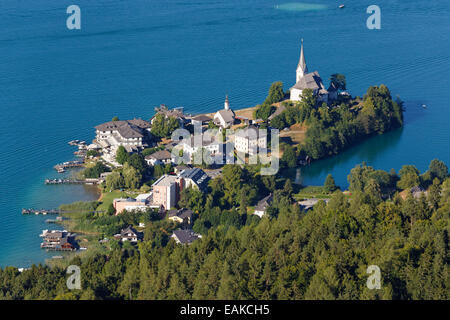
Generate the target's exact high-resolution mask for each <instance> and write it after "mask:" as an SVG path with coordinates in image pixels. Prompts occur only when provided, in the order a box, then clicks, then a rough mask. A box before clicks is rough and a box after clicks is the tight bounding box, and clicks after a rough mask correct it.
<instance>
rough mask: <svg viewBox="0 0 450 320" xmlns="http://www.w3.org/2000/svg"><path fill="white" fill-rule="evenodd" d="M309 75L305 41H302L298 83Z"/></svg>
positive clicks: (297, 76) (297, 75)
mask: <svg viewBox="0 0 450 320" xmlns="http://www.w3.org/2000/svg"><path fill="white" fill-rule="evenodd" d="M307 73H308V67H307V66H306V61H305V54H304V53H303V39H302V46H301V49H300V60H299V62H298V66H297V72H296V82H298V81H299V80H300V79H301V78H302V77H303V76H304V75H305V74H307Z"/></svg>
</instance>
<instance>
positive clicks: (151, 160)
mask: <svg viewBox="0 0 450 320" xmlns="http://www.w3.org/2000/svg"><path fill="white" fill-rule="evenodd" d="M145 161H146V162H147V164H148V165H149V166H155V165H157V164H159V165H166V164H169V163H172V162H173V159H172V153H170V152H169V151H168V150H159V151H156V152H154V153H152V154H150V155H148V156H146V157H145Z"/></svg>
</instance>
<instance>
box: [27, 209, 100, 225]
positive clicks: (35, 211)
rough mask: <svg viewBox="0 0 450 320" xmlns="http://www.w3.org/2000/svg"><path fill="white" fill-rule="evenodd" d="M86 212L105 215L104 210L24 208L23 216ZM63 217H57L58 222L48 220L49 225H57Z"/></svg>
mask: <svg viewBox="0 0 450 320" xmlns="http://www.w3.org/2000/svg"><path fill="white" fill-rule="evenodd" d="M80 211H82V212H86V213H103V212H105V211H103V210H95V211H85V210H60V209H34V208H24V209H22V214H34V215H39V214H42V215H47V214H61V213H74V212H80ZM62 220H63V218H62V217H57V218H56V220H51V219H47V220H45V222H47V223H56V222H60V221H62Z"/></svg>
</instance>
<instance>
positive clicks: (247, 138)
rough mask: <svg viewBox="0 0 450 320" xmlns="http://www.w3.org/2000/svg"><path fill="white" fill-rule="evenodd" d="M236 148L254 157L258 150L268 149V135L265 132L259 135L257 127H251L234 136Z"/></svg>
mask: <svg viewBox="0 0 450 320" xmlns="http://www.w3.org/2000/svg"><path fill="white" fill-rule="evenodd" d="M234 148H235V149H236V151H238V152H243V153H245V154H249V155H254V154H257V152H258V149H266V148H267V133H266V131H265V130H263V131H262V132H261V134H259V130H258V128H257V127H255V126H253V125H251V126H249V127H247V128H245V129H241V130H239V131H237V132H236V133H235V134H234Z"/></svg>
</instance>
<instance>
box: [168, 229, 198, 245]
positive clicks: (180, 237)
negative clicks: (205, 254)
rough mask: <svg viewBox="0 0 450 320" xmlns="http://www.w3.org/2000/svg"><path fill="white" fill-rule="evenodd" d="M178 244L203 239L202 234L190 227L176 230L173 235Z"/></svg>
mask: <svg viewBox="0 0 450 320" xmlns="http://www.w3.org/2000/svg"><path fill="white" fill-rule="evenodd" d="M171 237H172V238H173V239H174V240H175V242H176V243H178V244H187V245H189V244H191V243H192V242H194V241H195V240H198V239H201V238H202V236H201V235H200V234H197V233H195V232H194V231H192V230H190V229H180V230H175V231H174V232H173V234H172V236H171Z"/></svg>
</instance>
